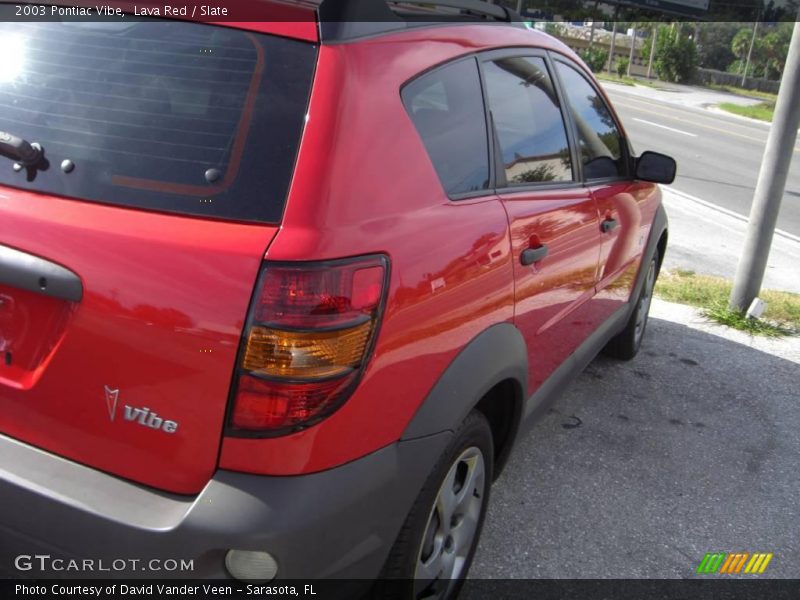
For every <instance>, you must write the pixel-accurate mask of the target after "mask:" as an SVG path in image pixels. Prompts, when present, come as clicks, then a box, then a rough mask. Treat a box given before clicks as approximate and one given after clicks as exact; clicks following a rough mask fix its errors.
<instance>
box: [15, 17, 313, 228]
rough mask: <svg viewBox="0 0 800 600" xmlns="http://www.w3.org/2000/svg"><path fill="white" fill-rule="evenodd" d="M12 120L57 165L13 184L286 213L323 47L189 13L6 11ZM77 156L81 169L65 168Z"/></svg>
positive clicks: (191, 209) (155, 202) (255, 213)
mask: <svg viewBox="0 0 800 600" xmlns="http://www.w3.org/2000/svg"><path fill="white" fill-rule="evenodd" d="M0 56H2V59H0V60H2V63H3V64H2V65H0V131H5V132H8V133H11V134H12V135H14V136H17V137H21V138H24V139H25V140H27V141H28V142H38V143H39V144H41V146H42V147H43V148H44V151H45V158H46V159H47V163H44V164H42V165H40V166H39V168H37V169H35V170H22V171H21V172H15V171H14V170H13V169H12V164H13V161H11V160H7V159H5V158H2V157H0V184H4V185H10V186H15V187H19V188H23V189H29V190H34V191H39V192H47V193H53V194H59V195H64V196H69V197H74V198H79V199H82V200H91V201H97V202H105V203H112V204H120V205H125V206H132V207H137V208H144V209H153V210H159V211H168V212H178V213H182V214H194V215H207V216H213V217H220V218H226V219H236V220H249V221H265V222H275V221H279V220H280V217H281V214H282V212H283V205H284V202H285V198H286V194H287V189H288V186H289V181H290V177H291V174H292V169H293V166H294V162H295V157H296V153H297V147H298V144H299V140H300V135H301V132H302V128H303V124H304V118H305V114H306V110H307V105H308V96H309V91H310V87H311V78H312V74H313V69H314V63H315V59H316V47H315V46H314V45H312V44H308V43H306V42H300V41H294V40H289V39H284V38H279V37H274V36H266V35H261V34H256V33H251V32H246V31H240V30H236V29H232V28H228V27H217V26H211V25H204V24H199V23H189V22H179V21H174V22H170V21H145V22H134V23H122V24H120V23H8V22H5V23H0ZM65 160H68V161H71V163H72V164H73V165H74V168H73V169H72V170H71V171H70V170H69V167H67V168H66V169H64V168H62V163H63V162H64V161H65Z"/></svg>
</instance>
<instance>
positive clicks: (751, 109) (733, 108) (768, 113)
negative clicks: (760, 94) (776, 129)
mask: <svg viewBox="0 0 800 600" xmlns="http://www.w3.org/2000/svg"><path fill="white" fill-rule="evenodd" d="M719 107H720V108H721V109H722V110H726V111H728V112H730V113H734V114H736V115H742V116H743V117H750V118H751V119H759V120H760V121H768V122H770V123H771V122H772V115H773V113H774V112H775V103H774V102H761V103H759V104H754V105H753V106H741V105H739V104H733V103H732V102H723V103H722V104H720V105H719Z"/></svg>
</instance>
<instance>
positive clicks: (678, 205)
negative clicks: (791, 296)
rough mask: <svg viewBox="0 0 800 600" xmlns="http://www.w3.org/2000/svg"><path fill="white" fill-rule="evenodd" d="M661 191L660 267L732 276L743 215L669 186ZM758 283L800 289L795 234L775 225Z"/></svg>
mask: <svg viewBox="0 0 800 600" xmlns="http://www.w3.org/2000/svg"><path fill="white" fill-rule="evenodd" d="M662 191H663V194H664V207H665V208H666V210H667V216H668V217H669V243H668V246H667V255H666V257H665V258H664V268H665V269H686V270H689V271H694V272H695V273H700V274H703V275H717V276H720V277H725V278H727V279H733V276H734V275H735V274H736V266H737V264H738V262H739V256H740V254H741V251H742V246H743V245H744V236H745V231H746V230H747V221H746V220H745V219H743V218H742V217H741V216H740V215H737V214H736V213H732V212H730V211H726V210H725V209H722V208H719V207H715V206H714V205H712V204H710V203H707V202H704V201H703V200H701V199H699V198H694V197H693V196H690V195H688V194H683V193H682V192H679V191H677V190H674V189H672V188H670V187H663V188H662ZM763 288H764V289H772V290H780V291H785V292H795V293H800V238H797V237H796V236H792V235H790V234H788V233H784V232H781V231H780V230H779V231H776V233H775V236H774V237H773V240H772V250H771V252H770V256H769V262H768V263H767V272H766V274H765V276H764V284H763Z"/></svg>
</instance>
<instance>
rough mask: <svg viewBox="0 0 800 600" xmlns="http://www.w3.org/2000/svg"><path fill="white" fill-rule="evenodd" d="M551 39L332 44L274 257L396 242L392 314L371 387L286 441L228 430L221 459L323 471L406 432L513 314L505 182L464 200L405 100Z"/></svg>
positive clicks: (451, 32) (516, 33) (349, 251)
mask: <svg viewBox="0 0 800 600" xmlns="http://www.w3.org/2000/svg"><path fill="white" fill-rule="evenodd" d="M537 40H538V41H540V42H543V43H550V42H548V41H547V40H549V38H546V37H544V36H539V35H537V34H535V33H534V32H529V31H526V30H523V29H516V28H510V27H503V28H502V29H500V28H498V27H493V26H463V25H459V26H453V27H443V28H437V29H435V30H434V29H427V28H423V29H420V30H417V31H413V32H405V33H402V34H396V35H391V36H384V37H380V38H375V39H371V40H366V41H363V42H358V43H352V44H342V45H336V46H323V47H322V48H321V50H320V55H319V64H318V69H317V75H316V79H315V83H314V89H313V92H312V98H311V105H310V110H309V115H308V124H307V128H306V132H305V135H304V138H303V142H302V145H301V150H300V156H299V159H298V165H297V169H296V172H295V177H294V180H293V184H292V188H291V192H290V196H289V201H288V204H287V209H286V213H285V216H284V222H283V227H282V230H281V231H280V232H279V233H278V235H277V236H276V238H275V240H274V242H273V243H272V245H271V246H270V249H269V252H268V255H267V257H266V258H267V259H268V260H309V259H313V260H322V259H329V258H338V257H344V256H352V255H358V254H364V253H373V252H383V253H386V254H387V255H388V256H389V257H390V259H391V278H390V289H389V294H388V303H387V311H386V313H385V315H384V317H383V323H382V326H381V330H380V333H379V337H378V341H377V344H376V348H375V352H374V355H373V357H372V359H371V361H370V363H369V365H368V367H367V369H366V372H365V375H364V377H363V379H362V382H361V384H360V385H359V387H358V389H357V390H356V391H355V393H354V394H353V396H352V397H351V398H350V399H349V400H348V401H347V402H346V403H345V404H344V406H343V407H342V408H341V409H339V411H337V412H336V413H334V414H333V415H332V416H331V417H329V418H328V419H326V420H325V421H323V422H322V423H320V424H318V425H315V426H313V427H311V428H309V429H307V430H304V431H302V432H298V433H295V434H292V435H288V436H283V437H279V438H267V439H244V438H232V437H228V438H225V440H224V442H223V448H222V455H221V459H220V466H221V467H222V468H229V469H235V470H243V471H254V472H261V473H269V474H276V475H281V474H282V475H288V474H295V473H304V472H313V471H319V470H322V469H326V468H330V467H333V466H336V465H338V464H341V463H344V462H347V461H350V460H354V459H356V458H358V457H360V456H363V455H365V454H367V453H369V452H372V451H374V450H376V449H378V448H380V447H382V446H385V445H387V444H390V443H392V442H394V441H396V440H397V439H398V438H399V437H400V436H401V434H402V433H403V430H404V429H405V427H406V426H407V424H408V423H409V421H410V420H411V418H412V417H413V416H414V413H415V411H416V410H417V408H418V407H419V405H420V404H421V403H422V401H423V400H424V398H425V397H426V395H427V394H428V392H429V391H430V390H431V389H432V388H433V386H434V385H435V383H436V381H437V379H438V378H439V376H440V375H441V374H442V372H443V371H444V370H445V369H446V367H447V366H448V365H449V364H450V363H451V362H452V361H453V359H454V358H455V357H456V355H457V354H458V353H459V351H460V350H461V349H462V348H463V347H464V346H465V345H466V344H467V343H468V342H469V341H470V340H472V339H473V338H475V337H476V336H477V335H478V334H479V333H480V332H481V331H483V330H485V329H486V328H488V327H489V326H491V325H493V324H495V323H502V322H511V321H512V320H513V271H512V263H511V253H510V242H509V235H508V221H507V217H506V214H505V211H504V209H503V207H502V204H501V202H500V201H499V199H498V198H497V197H496V196H494V195H493V194H491V193H487V195H486V196H485V197H481V198H479V199H472V200H461V201H457V202H454V201H451V200H449V199H448V198H447V196H446V195H445V193H444V191H443V190H442V188H441V184H440V183H439V179H438V177H437V175H436V172H435V170H434V168H433V166H432V164H431V161H430V159H429V158H428V155H427V153H426V151H425V148H424V146H423V144H422V141H421V139H420V137H419V135H418V134H417V131H416V130H415V128H414V126H413V124H412V122H411V120H410V118H409V117H408V115H407V113H406V111H405V108H404V107H403V105H402V102H401V99H400V89H401V86H402V84H403V83H405V82H406V81H408V80H409V79H411V78H413V77H414V76H416V75H418V74H419V73H421V72H424V71H425V70H427V69H430V68H432V67H434V66H436V65H438V64H440V63H443V62H446V61H449V60H452V59H454V58H457V57H459V56H462V55H465V54H469V53H472V52H475V51H477V50H481V49H488V48H492V47H501V46H508V45H520V46H523V45H529V44H534V43H536V42H537Z"/></svg>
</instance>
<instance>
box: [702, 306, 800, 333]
mask: <svg viewBox="0 0 800 600" xmlns="http://www.w3.org/2000/svg"><path fill="white" fill-rule="evenodd" d="M703 315H704V316H706V317H707V318H709V319H711V320H712V321H716V322H717V323H720V324H721V325H727V326H728V327H732V328H733V329H739V330H740V331H744V332H746V333H749V334H750V335H761V336H764V337H785V336H790V335H797V333H796V332H795V331H794V330H793V329H791V328H789V327H786V326H785V325H783V324H781V323H770V322H769V321H762V320H760V319H751V318H749V317H747V316H746V315H745V314H744V313H741V312H739V311H736V310H731V309H730V308H728V307H727V305H725V304H724V303H717V304H714V305H713V306H711V307H710V308H706V309H703Z"/></svg>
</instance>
